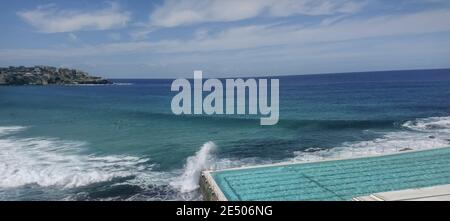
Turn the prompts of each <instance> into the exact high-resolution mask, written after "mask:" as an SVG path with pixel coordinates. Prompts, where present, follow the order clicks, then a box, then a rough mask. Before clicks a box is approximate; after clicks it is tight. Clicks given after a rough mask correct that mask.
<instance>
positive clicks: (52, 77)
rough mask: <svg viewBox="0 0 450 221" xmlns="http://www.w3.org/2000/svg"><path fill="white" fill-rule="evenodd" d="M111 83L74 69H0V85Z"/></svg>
mask: <svg viewBox="0 0 450 221" xmlns="http://www.w3.org/2000/svg"><path fill="white" fill-rule="evenodd" d="M111 83H112V82H111V81H109V80H107V79H104V78H101V77H95V76H90V75H89V74H88V73H86V72H84V71H80V70H76V69H69V68H56V67H51V66H34V67H24V66H19V67H13V66H10V67H6V68H2V67H0V86H1V85H52V84H56V85H80V84H111Z"/></svg>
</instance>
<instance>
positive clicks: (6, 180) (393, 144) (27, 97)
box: [0, 70, 450, 200]
mask: <svg viewBox="0 0 450 221" xmlns="http://www.w3.org/2000/svg"><path fill="white" fill-rule="evenodd" d="M125 74H126V73H125ZM188 76H190V77H191V75H188ZM204 77H205V78H207V74H205V75H204ZM113 81H114V82H115V83H117V84H115V85H108V86H46V87H39V86H18V87H0V200H199V199H201V198H200V196H199V193H198V178H199V174H200V171H201V170H204V169H223V168H230V167H236V166H243V165H259V164H266V163H276V162H285V161H298V162H305V161H310V160H317V159H323V158H325V159H326V158H330V157H349V156H366V155H368V154H380V153H392V152H397V151H398V150H400V149H403V148H410V149H415V150H418V149H430V148H435V147H445V146H449V142H450V141H449V139H450V99H449V97H450V70H428V71H399V72H372V73H350V74H328V75H309V76H289V77H282V78H280V121H279V123H278V124H277V125H275V126H269V127H264V126H260V124H259V116H252V117H242V116H233V115H231V116H229V115H226V116H205V115H201V116H175V115H173V114H172V112H171V108H170V103H171V99H172V97H173V96H174V95H175V93H173V92H171V91H170V85H171V82H172V80H123V79H113Z"/></svg>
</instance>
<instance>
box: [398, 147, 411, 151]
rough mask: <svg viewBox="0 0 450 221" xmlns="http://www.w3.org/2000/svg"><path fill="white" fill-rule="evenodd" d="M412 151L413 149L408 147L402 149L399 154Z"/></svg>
mask: <svg viewBox="0 0 450 221" xmlns="http://www.w3.org/2000/svg"><path fill="white" fill-rule="evenodd" d="M410 150H413V149H411V148H408V147H406V148H403V149H400V150H399V152H403V151H410Z"/></svg>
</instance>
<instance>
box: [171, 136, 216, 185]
mask: <svg viewBox="0 0 450 221" xmlns="http://www.w3.org/2000/svg"><path fill="white" fill-rule="evenodd" d="M216 148H217V146H216V144H215V143H214V142H211V141H210V142H207V143H205V144H203V146H202V147H201V148H200V150H199V151H197V152H196V153H195V155H194V156H190V157H188V158H187V160H186V164H185V166H184V172H183V174H182V175H181V176H180V178H179V179H177V180H175V181H173V182H171V183H170V184H171V185H172V186H173V187H175V188H177V189H178V190H179V191H180V192H182V193H188V192H192V191H194V190H196V189H197V188H198V187H199V179H200V174H201V172H202V171H203V170H206V169H211V168H212V167H213V166H214V157H213V152H214V151H215V150H216Z"/></svg>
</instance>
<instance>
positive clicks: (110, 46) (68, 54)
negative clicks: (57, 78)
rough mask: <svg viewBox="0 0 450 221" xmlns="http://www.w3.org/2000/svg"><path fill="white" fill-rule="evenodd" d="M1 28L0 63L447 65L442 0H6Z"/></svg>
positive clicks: (250, 67) (142, 69)
mask: <svg viewBox="0 0 450 221" xmlns="http://www.w3.org/2000/svg"><path fill="white" fill-rule="evenodd" d="M0 27H1V29H2V32H1V33H2V34H1V35H0V66H9V65H27V66H28V65H38V64H46V65H53V66H58V67H60V66H63V67H71V68H79V69H82V70H86V71H88V72H91V73H93V74H97V75H101V76H106V77H111V78H172V77H192V71H193V70H198V69H200V70H203V71H204V73H205V76H206V77H231V76H267V75H291V74H315V73H336V72H357V71H373V70H398V69H428V68H449V67H450V1H448V0H395V1H392V0H247V1H245V0H244V1H242V0H227V1H224V0H202V1H200V0H185V1H182V0H179V1H173V0H160V1H146V0H133V1H120V0H119V1H91V0H80V1H65V0H64V1H59V0H45V1H44V0H42V1H31V0H21V1H12V0H11V1H3V2H2V7H1V8H0Z"/></svg>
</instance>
